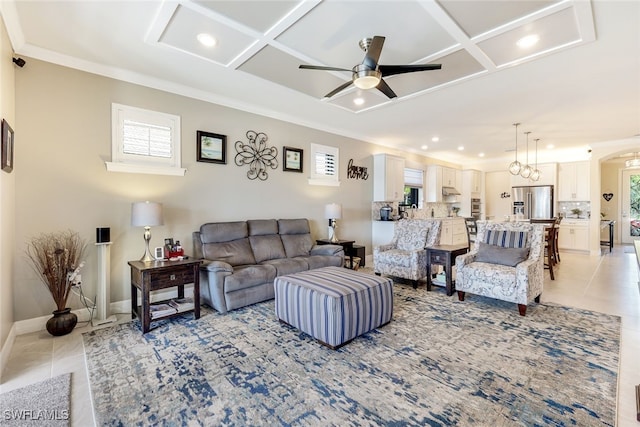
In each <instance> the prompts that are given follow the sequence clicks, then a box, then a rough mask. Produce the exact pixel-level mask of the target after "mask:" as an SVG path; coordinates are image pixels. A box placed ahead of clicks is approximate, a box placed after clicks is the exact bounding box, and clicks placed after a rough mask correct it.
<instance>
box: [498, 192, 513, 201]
mask: <svg viewBox="0 0 640 427" xmlns="http://www.w3.org/2000/svg"><path fill="white" fill-rule="evenodd" d="M509 197H511V194H509V193H507V192H506V191H505V192H503V193H500V198H501V199H508V198H509Z"/></svg>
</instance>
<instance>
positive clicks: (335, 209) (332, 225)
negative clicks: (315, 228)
mask: <svg viewBox="0 0 640 427" xmlns="http://www.w3.org/2000/svg"><path fill="white" fill-rule="evenodd" d="M324 217H325V218H326V219H328V220H329V240H330V241H331V243H338V237H337V236H336V227H337V225H336V220H337V219H340V218H342V205H339V204H337V203H331V204H329V205H326V206H325V207H324Z"/></svg>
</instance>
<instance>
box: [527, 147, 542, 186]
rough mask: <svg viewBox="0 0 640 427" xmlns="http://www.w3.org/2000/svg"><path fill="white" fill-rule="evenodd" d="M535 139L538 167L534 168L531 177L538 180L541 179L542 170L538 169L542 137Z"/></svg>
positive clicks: (532, 179)
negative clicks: (539, 142)
mask: <svg viewBox="0 0 640 427" xmlns="http://www.w3.org/2000/svg"><path fill="white" fill-rule="evenodd" d="M534 141H535V142H536V167H535V168H534V169H533V172H531V176H530V177H529V179H530V180H531V181H537V180H539V179H540V170H539V169H538V141H540V138H536V139H534Z"/></svg>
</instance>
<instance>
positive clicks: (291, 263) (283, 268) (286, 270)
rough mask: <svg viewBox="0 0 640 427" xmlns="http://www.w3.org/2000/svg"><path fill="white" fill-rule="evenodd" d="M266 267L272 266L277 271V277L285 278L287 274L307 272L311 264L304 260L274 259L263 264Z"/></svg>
mask: <svg viewBox="0 0 640 427" xmlns="http://www.w3.org/2000/svg"><path fill="white" fill-rule="evenodd" d="M263 264H266V265H272V266H273V267H275V269H276V276H284V275H286V274H293V273H299V272H301V271H307V270H308V269H309V264H307V262H306V261H305V259H304V258H284V257H283V258H281V259H272V260H269V261H265V262H263Z"/></svg>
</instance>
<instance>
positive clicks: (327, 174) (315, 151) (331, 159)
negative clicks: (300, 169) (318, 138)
mask: <svg viewBox="0 0 640 427" xmlns="http://www.w3.org/2000/svg"><path fill="white" fill-rule="evenodd" d="M338 154H339V150H338V149H337V148H335V147H327V146H326V145H320V144H311V155H310V156H309V161H310V162H311V164H310V167H309V170H310V171H311V174H310V176H309V184H311V185H331V186H336V187H337V186H339V185H340V180H339V173H338V167H339V165H340V158H339V156H338Z"/></svg>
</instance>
